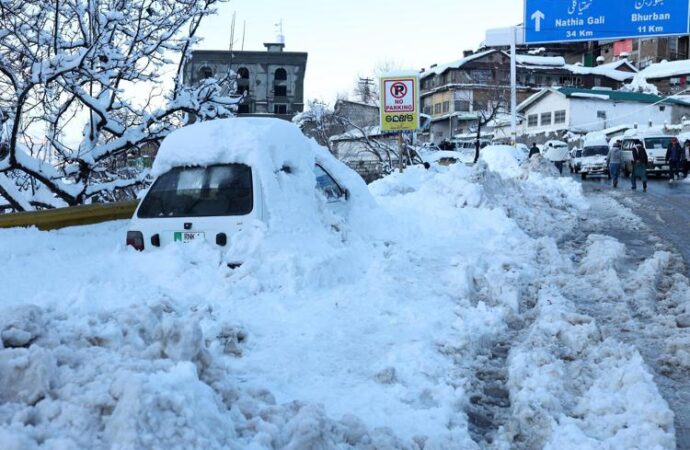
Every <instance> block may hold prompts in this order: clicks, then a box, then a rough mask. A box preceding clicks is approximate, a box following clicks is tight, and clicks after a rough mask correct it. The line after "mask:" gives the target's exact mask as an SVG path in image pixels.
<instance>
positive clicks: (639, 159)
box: [630, 141, 649, 192]
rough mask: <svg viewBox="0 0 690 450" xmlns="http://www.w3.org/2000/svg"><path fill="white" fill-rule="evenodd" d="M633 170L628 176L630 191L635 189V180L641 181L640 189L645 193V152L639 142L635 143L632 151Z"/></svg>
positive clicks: (646, 162)
mask: <svg viewBox="0 0 690 450" xmlns="http://www.w3.org/2000/svg"><path fill="white" fill-rule="evenodd" d="M632 157H633V170H632V174H630V181H631V182H632V189H633V190H635V189H637V178H638V177H639V178H640V179H641V180H642V189H643V190H644V192H647V164H648V163H649V158H647V152H646V151H645V149H644V146H643V145H642V142H641V141H636V142H635V146H634V147H633V149H632Z"/></svg>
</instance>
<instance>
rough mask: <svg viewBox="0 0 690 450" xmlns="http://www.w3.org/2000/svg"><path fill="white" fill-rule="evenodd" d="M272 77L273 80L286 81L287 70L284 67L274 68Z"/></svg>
mask: <svg viewBox="0 0 690 450" xmlns="http://www.w3.org/2000/svg"><path fill="white" fill-rule="evenodd" d="M273 79H274V80H275V81H286V80H287V71H286V70H285V69H276V71H275V74H274V75H273Z"/></svg>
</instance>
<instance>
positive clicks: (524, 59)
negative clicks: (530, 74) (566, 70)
mask: <svg viewBox="0 0 690 450" xmlns="http://www.w3.org/2000/svg"><path fill="white" fill-rule="evenodd" d="M515 62H516V63H517V64H528V65H531V66H555V67H563V66H565V59H564V58H563V57H562V56H536V55H515Z"/></svg>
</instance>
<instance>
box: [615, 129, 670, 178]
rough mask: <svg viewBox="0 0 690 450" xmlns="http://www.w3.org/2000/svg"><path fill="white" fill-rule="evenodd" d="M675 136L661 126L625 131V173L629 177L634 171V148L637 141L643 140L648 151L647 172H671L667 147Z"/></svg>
mask: <svg viewBox="0 0 690 450" xmlns="http://www.w3.org/2000/svg"><path fill="white" fill-rule="evenodd" d="M672 138H673V136H671V135H669V134H667V133H665V132H664V130H663V129H661V128H660V127H656V128H654V127H653V128H649V129H642V130H640V129H634V130H629V131H628V132H626V133H625V136H624V138H623V144H622V147H621V148H622V151H623V152H622V155H623V174H624V175H625V176H626V177H627V176H630V174H631V173H632V166H633V158H632V149H633V147H634V146H635V142H636V141H639V142H642V145H643V146H644V149H645V151H646V152H647V159H648V160H649V164H648V165H647V173H654V174H664V173H669V170H670V168H669V165H668V163H667V162H666V149H667V148H668V146H669V144H670V143H671V139H672Z"/></svg>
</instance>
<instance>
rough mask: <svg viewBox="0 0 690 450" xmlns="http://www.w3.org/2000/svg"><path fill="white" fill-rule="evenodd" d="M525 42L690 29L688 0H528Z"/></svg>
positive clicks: (680, 32)
mask: <svg viewBox="0 0 690 450" xmlns="http://www.w3.org/2000/svg"><path fill="white" fill-rule="evenodd" d="M523 23H524V24H525V42H526V43H527V44H547V43H558V42H577V41H599V40H609V39H628V38H647V37H654V36H673V35H683V34H688V33H690V1H688V0H626V1H613V0H525V15H524V22H523Z"/></svg>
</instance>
